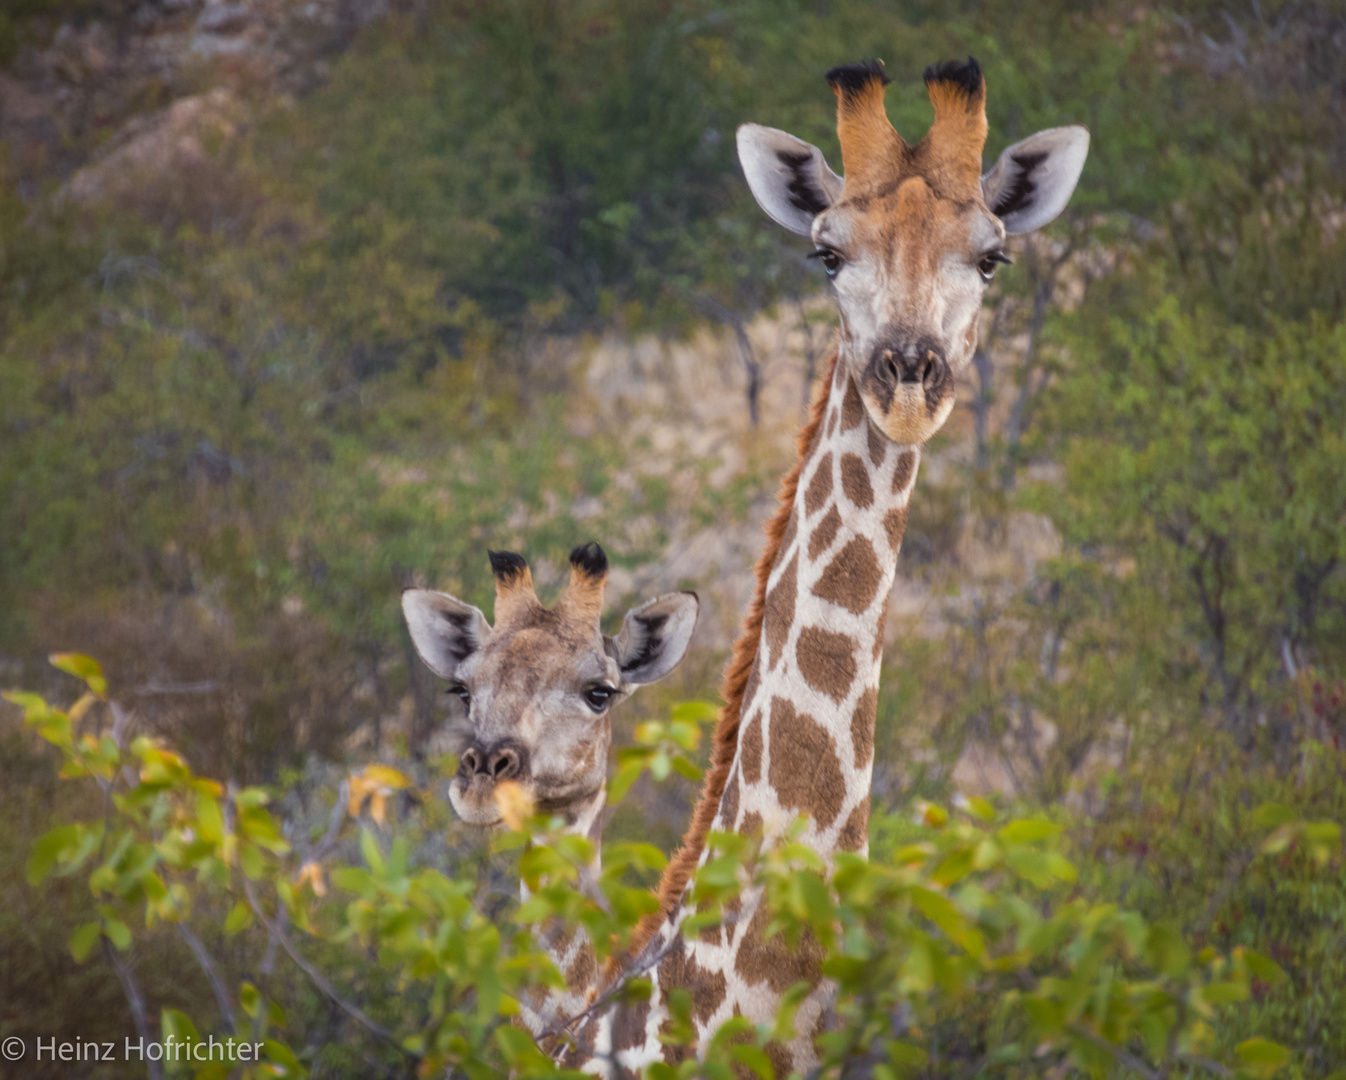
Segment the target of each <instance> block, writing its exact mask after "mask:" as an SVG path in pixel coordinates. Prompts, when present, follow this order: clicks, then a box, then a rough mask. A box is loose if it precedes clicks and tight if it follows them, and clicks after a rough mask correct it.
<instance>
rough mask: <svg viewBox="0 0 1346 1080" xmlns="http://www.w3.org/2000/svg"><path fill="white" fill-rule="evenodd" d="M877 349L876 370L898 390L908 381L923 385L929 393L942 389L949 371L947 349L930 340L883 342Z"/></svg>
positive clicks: (915, 384)
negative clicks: (896, 343) (902, 343)
mask: <svg viewBox="0 0 1346 1080" xmlns="http://www.w3.org/2000/svg"><path fill="white" fill-rule="evenodd" d="M877 353H878V355H877V356H876V357H875V359H874V362H873V367H874V368H876V369H877V370H876V372H875V373H876V374H877V375H878V376H879V378H880V380H881V381H882V382H885V383H887V384H888V385H889V386H890V387H891V388H893V389H894V390H896V389H897V388H898V387H899V386H904V385H905V386H919V387H921V388H922V389H924V390H925V391H926V392H927V393H928V392H930V391H932V390H937V389H939V388H940V387H941V386H942V384H943V382H944V379H945V376H946V375H947V373H948V363H947V361H946V360H945V359H944V351H943V350H942V349H940V348H939V347H938V346H937V345H935V344H934V343H933V342H930V341H928V340H923V341H919V342H917V343H915V344H914V345H908V346H900V345H887V346H880V347H879V349H878V350H877Z"/></svg>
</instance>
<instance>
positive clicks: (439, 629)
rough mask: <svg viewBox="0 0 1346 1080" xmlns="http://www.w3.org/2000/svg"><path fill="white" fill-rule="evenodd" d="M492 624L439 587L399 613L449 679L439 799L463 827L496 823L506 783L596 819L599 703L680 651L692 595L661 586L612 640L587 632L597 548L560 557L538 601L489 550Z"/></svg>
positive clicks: (520, 571)
mask: <svg viewBox="0 0 1346 1080" xmlns="http://www.w3.org/2000/svg"><path fill="white" fill-rule="evenodd" d="M490 557H491V570H492V572H493V573H494V574H495V586H496V592H495V625H494V626H491V625H490V624H489V623H487V621H486V617H485V616H484V615H483V614H482V613H481V611H480V610H478V609H477V608H475V607H473V606H472V605H471V604H467V603H464V602H463V601H462V600H459V599H457V598H456V597H453V596H450V595H448V594H447V593H442V592H435V591H433V590H431V589H408V590H407V591H406V592H404V593H403V594H402V611H403V612H404V613H405V615H406V619H407V626H408V628H409V629H410V631H411V637H412V640H413V641H414V642H415V644H416V649H417V651H418V652H419V653H420V654H421V659H423V660H424V661H425V663H426V664H427V665H428V666H429V668H430V669H431V670H432V671H433V672H435V674H436V675H439V676H441V677H442V678H445V679H447V680H448V681H449V693H450V694H451V695H452V697H453V709H454V717H453V721H452V722H453V724H454V727H455V729H456V734H457V735H458V736H459V741H460V753H459V758H458V773H457V775H456V776H455V777H454V778H453V782H452V784H451V785H450V788H449V799H450V801H451V802H452V803H453V808H454V810H456V811H457V812H458V815H459V816H460V817H461V818H462V819H463V820H464V821H467V822H469V823H470V824H473V825H495V824H497V823H498V822H499V821H500V819H501V815H500V810H499V807H498V806H497V805H496V800H495V794H496V787H497V785H498V784H500V783H501V782H503V781H505V780H510V781H512V782H514V783H516V784H518V785H519V787H520V788H522V789H523V792H524V794H525V795H526V796H527V798H528V799H529V801H530V802H531V803H532V804H533V805H535V806H536V807H537V808H538V809H539V810H540V811H542V812H544V813H549V814H556V815H559V816H561V817H564V818H566V819H567V820H571V821H573V820H574V819H576V818H577V817H579V816H581V815H587V814H593V815H595V817H596V815H597V813H598V811H600V810H601V809H602V806H603V800H602V794H603V791H604V789H605V785H606V782H607V763H608V744H609V742H610V741H611V737H612V723H611V719H610V715H611V713H610V710H611V708H612V706H613V705H614V704H616V703H617V702H618V701H619V700H621V699H622V698H623V697H625V696H626V695H627V694H629V693H631V691H633V690H635V689H636V688H637V687H639V686H643V685H645V684H646V683H651V682H654V681H655V680H657V679H662V678H663V677H664V676H665V675H667V674H668V673H669V672H670V671H672V670H673V668H675V667H676V666H677V664H678V662H679V661H680V660H681V659H682V657H683V654H684V653H685V652H686V651H687V645H688V642H689V641H690V640H691V637H692V630H693V629H694V627H695V626H696V616H697V611H698V606H699V605H698V601H697V597H696V594H695V593H690V592H677V593H668V594H666V595H664V596H661V597H659V598H657V599H655V600H651V601H649V602H648V603H645V604H642V605H641V606H640V607H637V608H635V609H633V610H632V611H629V612H627V615H626V618H625V619H624V620H623V622H622V628H621V630H620V632H619V633H618V634H617V636H616V637H615V638H612V637H607V636H605V635H604V634H603V632H602V630H601V629H600V628H599V616H600V614H601V613H602V608H603V585H604V582H605V581H606V579H607V570H608V560H607V556H606V555H605V554H604V553H603V549H602V548H601V547H599V546H598V545H597V544H593V543H591V544H585V545H584V546H582V547H577V548H576V549H575V550H574V551H572V552H571V553H570V582H569V584H568V585H567V586H566V590H565V592H564V593H563V594H562V596H561V598H560V600H559V601H557V603H556V605H555V606H554V607H551V608H546V607H543V606H542V603H541V602H540V601H539V600H538V598H537V594H536V593H534V591H533V576H532V573H531V572H530V571H529V569H528V564H527V563H526V562H524V560H523V559H522V557H520V556H518V555H515V554H514V553H513V552H508V551H492V552H491V553H490Z"/></svg>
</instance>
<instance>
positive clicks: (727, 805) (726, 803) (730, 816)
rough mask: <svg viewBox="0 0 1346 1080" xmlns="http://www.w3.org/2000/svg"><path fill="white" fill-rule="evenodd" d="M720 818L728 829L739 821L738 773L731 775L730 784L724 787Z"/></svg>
mask: <svg viewBox="0 0 1346 1080" xmlns="http://www.w3.org/2000/svg"><path fill="white" fill-rule="evenodd" d="M720 818H721V820H723V822H724V827H725V828H726V829H732V828H733V827H734V822H735V821H736V820H737V819H738V773H730V775H729V783H727V784H725V786H724V795H723V796H722V797H721V798H720Z"/></svg>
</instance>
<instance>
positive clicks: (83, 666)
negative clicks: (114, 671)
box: [47, 653, 107, 697]
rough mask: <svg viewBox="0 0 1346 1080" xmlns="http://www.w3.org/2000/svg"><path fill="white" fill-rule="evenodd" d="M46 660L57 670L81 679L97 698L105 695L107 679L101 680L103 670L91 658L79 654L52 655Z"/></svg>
mask: <svg viewBox="0 0 1346 1080" xmlns="http://www.w3.org/2000/svg"><path fill="white" fill-rule="evenodd" d="M47 659H48V661H50V663H51V665H52V666H53V667H55V668H57V669H58V670H60V671H64V672H65V673H66V674H67V675H73V676H75V678H77V679H82V680H83V681H84V682H85V683H86V684H87V685H88V687H89V689H90V690H92V691H93V692H94V693H95V694H97V695H98V696H99V697H103V696H104V695H106V694H107V679H105V678H103V669H102V668H101V667H100V666H99V664H98V661H97V660H95V659H93V657H91V656H84V655H83V654H81V653H52V654H51V655H50V656H49V657H47Z"/></svg>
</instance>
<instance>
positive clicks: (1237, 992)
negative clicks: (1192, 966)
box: [1201, 982, 1248, 1005]
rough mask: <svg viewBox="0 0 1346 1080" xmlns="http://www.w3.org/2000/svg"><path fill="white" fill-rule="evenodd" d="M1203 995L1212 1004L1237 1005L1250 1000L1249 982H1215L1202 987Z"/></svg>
mask: <svg viewBox="0 0 1346 1080" xmlns="http://www.w3.org/2000/svg"><path fill="white" fill-rule="evenodd" d="M1201 996H1202V998H1203V999H1205V1000H1206V1001H1208V1002H1209V1003H1210V1004H1212V1005H1236V1004H1237V1003H1238V1002H1240V1001H1247V1000H1248V984H1247V983H1241V982H1213V983H1207V984H1206V985H1205V986H1203V987H1202V988H1201Z"/></svg>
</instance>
